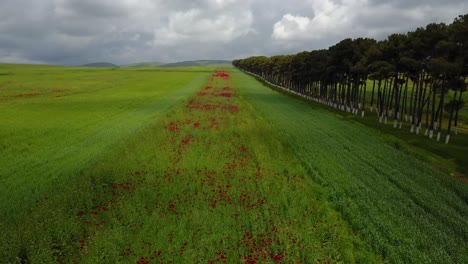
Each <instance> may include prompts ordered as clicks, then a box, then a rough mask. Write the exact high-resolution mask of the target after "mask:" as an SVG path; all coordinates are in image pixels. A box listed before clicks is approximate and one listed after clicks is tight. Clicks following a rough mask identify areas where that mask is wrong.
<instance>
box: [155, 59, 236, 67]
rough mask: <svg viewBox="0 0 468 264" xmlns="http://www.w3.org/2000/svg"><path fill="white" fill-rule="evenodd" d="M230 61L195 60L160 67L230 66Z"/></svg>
mask: <svg viewBox="0 0 468 264" xmlns="http://www.w3.org/2000/svg"><path fill="white" fill-rule="evenodd" d="M231 63H232V61H227V60H196V61H181V62H174V63H167V64H164V65H161V66H160V67H194V66H208V65H230V64H231Z"/></svg>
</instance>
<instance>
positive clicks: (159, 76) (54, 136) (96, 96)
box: [0, 65, 212, 218]
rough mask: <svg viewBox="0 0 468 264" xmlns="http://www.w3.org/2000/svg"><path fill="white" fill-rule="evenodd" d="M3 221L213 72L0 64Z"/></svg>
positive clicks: (73, 174)
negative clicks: (1, 73)
mask: <svg viewBox="0 0 468 264" xmlns="http://www.w3.org/2000/svg"><path fill="white" fill-rule="evenodd" d="M0 70H1V71H2V72H5V73H8V74H5V75H0V120H1V125H0V148H1V150H2V155H1V156H0V179H1V183H2V187H4V188H5V189H4V190H2V192H1V194H0V199H1V200H0V201H1V202H0V206H1V208H2V210H1V217H2V218H4V217H6V218H8V216H6V215H5V213H7V214H9V213H10V212H11V211H15V210H17V208H19V207H21V206H23V205H25V204H27V203H30V201H31V200H34V199H36V198H38V197H41V196H42V195H43V194H44V193H47V192H48V191H50V190H52V189H54V188H56V187H57V186H62V185H63V184H64V183H66V182H67V181H69V180H71V179H73V178H76V177H78V176H79V174H80V172H81V171H82V170H83V169H85V168H87V167H89V166H92V164H94V163H96V162H97V160H98V159H99V157H101V156H102V155H103V153H105V152H110V151H111V149H112V148H113V147H114V146H115V145H116V144H119V143H120V141H121V140H123V139H125V138H126V137H128V136H129V135H131V134H133V133H135V132H136V131H138V130H140V129H142V128H143V127H145V126H147V125H148V123H149V122H151V121H152V120H154V119H157V118H160V117H161V116H163V115H164V114H165V113H166V111H167V110H168V109H169V108H170V107H172V106H174V105H176V104H178V103H180V102H181V100H183V99H185V98H186V97H187V96H188V94H190V93H192V92H193V91H195V89H198V88H199V86H200V85H202V84H203V83H204V82H205V81H206V80H207V78H208V76H209V74H210V72H211V71H212V69H208V68H207V69H204V68H198V69H195V70H193V69H185V70H184V71H174V72H167V71H163V72H159V71H137V70H127V69H119V70H112V69H87V68H72V67H70V68H66V67H54V66H22V65H0Z"/></svg>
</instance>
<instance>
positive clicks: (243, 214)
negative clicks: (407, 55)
mask: <svg viewBox="0 0 468 264" xmlns="http://www.w3.org/2000/svg"><path fill="white" fill-rule="evenodd" d="M0 69H1V70H2V73H5V74H1V75H0V119H1V120H2V121H1V124H0V140H1V141H0V147H2V155H1V157H0V180H1V183H2V187H1V188H2V192H1V194H0V199H1V200H0V206H1V211H0V215H1V219H2V220H1V221H0V228H1V230H3V231H4V232H3V233H2V234H0V245H1V246H0V258H1V259H3V260H6V262H7V263H8V262H15V261H20V262H26V261H28V262H32V263H50V262H65V263H70V262H79V263H117V262H124V263H151V262H154V263H159V262H163V263H167V262H174V263H188V262H205V263H206V262H209V263H217V262H230V263H232V262H246V263H256V262H259V263H265V262H267V263H299V262H302V263H312V262H314V263H328V262H330V263H339V262H343V263H353V262H364V263H374V262H389V263H401V262H404V263H441V262H448V263H466V262H467V260H468V256H467V252H466V244H467V240H468V237H467V236H468V229H467V228H468V221H467V217H466V216H467V215H468V206H467V200H468V190H467V188H466V184H465V183H462V182H459V181H456V180H455V179H454V178H453V177H450V176H449V175H448V174H449V173H448V172H445V171H443V170H439V169H437V168H435V167H434V166H433V164H432V163H430V162H429V161H427V160H425V159H424V158H423V157H418V156H415V155H411V154H410V153H408V152H407V151H403V150H402V149H401V147H399V146H400V145H399V144H402V143H398V142H397V141H392V142H389V141H388V139H387V138H386V137H385V136H384V135H382V134H381V133H379V132H378V131H376V130H374V129H371V128H368V127H366V126H364V125H361V124H358V123H356V122H352V121H348V120H346V119H345V118H344V117H343V116H342V115H340V114H337V113H335V112H330V111H327V110H324V109H323V107H322V106H319V105H318V104H310V103H306V102H303V101H301V100H298V99H295V98H292V97H288V96H285V95H282V94H280V93H278V92H275V91H272V90H270V89H268V88H267V87H265V86H263V85H262V84H261V83H259V82H257V81H256V80H255V79H254V78H252V77H250V76H248V75H246V74H244V73H241V72H240V71H238V70H236V69H234V68H230V67H229V68H227V69H217V70H215V69H214V68H210V67H200V68H174V69H151V70H150V69H116V70H111V69H83V68H64V67H50V66H12V65H1V67H0ZM395 142H397V143H395ZM408 148H409V147H408Z"/></svg>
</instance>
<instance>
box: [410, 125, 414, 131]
mask: <svg viewBox="0 0 468 264" xmlns="http://www.w3.org/2000/svg"><path fill="white" fill-rule="evenodd" d="M413 132H414V124H411V129H410V133H413Z"/></svg>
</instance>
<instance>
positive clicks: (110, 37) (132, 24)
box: [0, 0, 468, 65]
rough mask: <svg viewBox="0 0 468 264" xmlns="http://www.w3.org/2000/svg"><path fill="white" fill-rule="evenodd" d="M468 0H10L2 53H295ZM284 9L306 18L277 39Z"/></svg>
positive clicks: (30, 56)
mask: <svg viewBox="0 0 468 264" xmlns="http://www.w3.org/2000/svg"><path fill="white" fill-rule="evenodd" d="M465 2H466V1H461V0H449V1H443V2H441V1H435V0H428V1H415V0H413V1H403V0H394V1H383V0H290V1H280V0H192V1H188V0H171V1H166V0H41V1H34V0H2V6H1V8H0V61H3V62H34V63H35V62H42V63H53V64H71V65H77V64H83V63H88V62H95V61H109V62H113V63H120V64H124V63H132V62H138V61H148V60H154V61H167V62H172V61H178V60H191V59H204V58H207V59H234V58H242V57H246V56H251V55H275V54H291V53H296V52H299V51H302V50H312V49H320V48H327V47H329V46H330V45H333V44H335V43H336V42H337V41H339V40H341V39H343V38H346V37H359V36H363V37H374V38H378V39H382V38H385V36H387V35H388V34H390V33H394V32H395V33H396V32H397V33H399V32H406V31H408V30H413V29H415V28H417V27H420V26H425V25H426V24H428V23H430V22H446V23H449V22H451V21H452V20H453V19H454V18H455V17H456V16H458V15H460V14H464V13H467V12H468V4H467V3H465ZM285 15H289V16H288V17H289V18H291V19H295V18H299V17H304V18H307V19H303V20H302V22H304V21H305V22H304V23H303V24H304V26H302V27H289V28H288V27H284V29H285V30H289V31H290V32H283V33H284V34H283V35H282V36H281V38H273V37H272V36H273V34H274V25H275V24H276V23H280V22H281V21H282V19H283V18H284V17H285ZM307 21H308V22H307ZM280 25H281V24H280ZM292 31H297V32H292Z"/></svg>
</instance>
